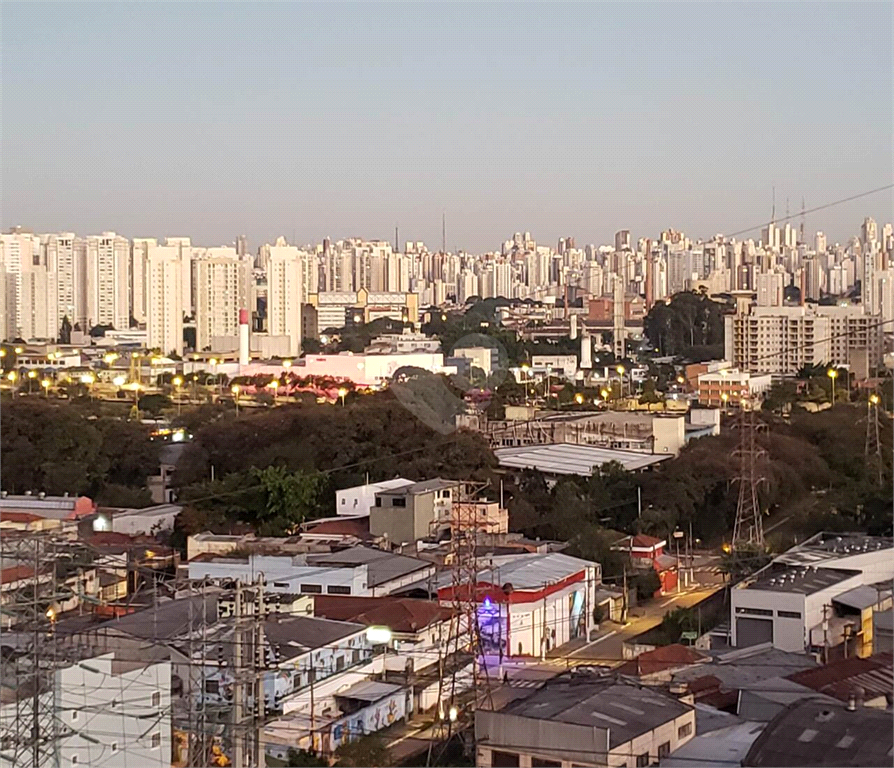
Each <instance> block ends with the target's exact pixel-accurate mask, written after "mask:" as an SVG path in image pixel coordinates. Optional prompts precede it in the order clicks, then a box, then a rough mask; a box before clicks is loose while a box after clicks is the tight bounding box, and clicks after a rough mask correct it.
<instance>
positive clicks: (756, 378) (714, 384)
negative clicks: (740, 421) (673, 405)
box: [698, 368, 772, 408]
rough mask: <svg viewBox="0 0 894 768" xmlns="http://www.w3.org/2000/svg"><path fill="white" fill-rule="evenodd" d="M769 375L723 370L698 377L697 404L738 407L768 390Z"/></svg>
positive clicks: (709, 406)
mask: <svg viewBox="0 0 894 768" xmlns="http://www.w3.org/2000/svg"><path fill="white" fill-rule="evenodd" d="M771 384H772V377H771V376H770V374H768V373H765V374H754V373H749V372H747V371H740V370H738V369H737V368H732V369H727V368H724V369H722V370H720V371H717V372H715V373H703V374H701V375H700V376H699V377H698V402H699V404H700V405H704V406H706V407H708V408H725V407H736V406H739V405H740V404H741V403H742V401H743V400H746V401H748V400H752V399H755V398H760V397H761V396H762V395H763V394H764V393H765V392H767V391H768V390H769V389H770V385H771Z"/></svg>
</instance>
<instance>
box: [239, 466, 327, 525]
mask: <svg viewBox="0 0 894 768" xmlns="http://www.w3.org/2000/svg"><path fill="white" fill-rule="evenodd" d="M251 474H252V476H253V477H254V478H255V479H256V480H258V481H259V483H260V485H261V487H262V489H263V493H264V507H263V511H262V512H261V513H260V514H258V516H257V519H256V521H255V522H256V526H257V531H258V534H260V535H261V536H284V535H288V534H290V533H292V532H293V531H294V530H295V529H296V528H297V527H298V526H300V525H301V523H303V522H304V521H305V520H306V519H307V518H309V517H312V516H313V515H314V513H315V511H316V508H317V497H318V495H319V493H320V490H321V489H322V486H323V483H322V476H321V475H317V474H306V473H304V472H294V473H292V472H289V471H288V470H287V469H286V468H285V467H279V466H272V467H265V468H264V469H258V468H256V467H255V468H252V473H251Z"/></svg>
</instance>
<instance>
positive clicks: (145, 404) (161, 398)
mask: <svg viewBox="0 0 894 768" xmlns="http://www.w3.org/2000/svg"><path fill="white" fill-rule="evenodd" d="M137 407H138V408H139V409H140V410H141V411H145V412H146V413H148V414H150V415H151V416H160V415H161V412H162V411H163V410H164V409H165V408H170V407H171V398H170V397H168V396H167V395H160V394H157V393H152V394H149V395H143V396H142V397H141V398H140V399H139V400H138V401H137Z"/></svg>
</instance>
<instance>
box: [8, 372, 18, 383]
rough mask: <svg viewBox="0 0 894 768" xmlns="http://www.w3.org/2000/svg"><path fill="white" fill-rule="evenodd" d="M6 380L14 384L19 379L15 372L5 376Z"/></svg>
mask: <svg viewBox="0 0 894 768" xmlns="http://www.w3.org/2000/svg"><path fill="white" fill-rule="evenodd" d="M6 378H7V379H9V380H10V381H12V382H15V380H16V379H17V378H19V374H17V373H16V372H15V371H10V372H9V373H7V374H6Z"/></svg>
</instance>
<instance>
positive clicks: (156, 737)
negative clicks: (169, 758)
mask: <svg viewBox="0 0 894 768" xmlns="http://www.w3.org/2000/svg"><path fill="white" fill-rule="evenodd" d="M150 745H151V746H152V749H157V748H158V747H160V746H161V733H159V732H158V731H156V732H155V733H153V734H152V738H151V740H150Z"/></svg>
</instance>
